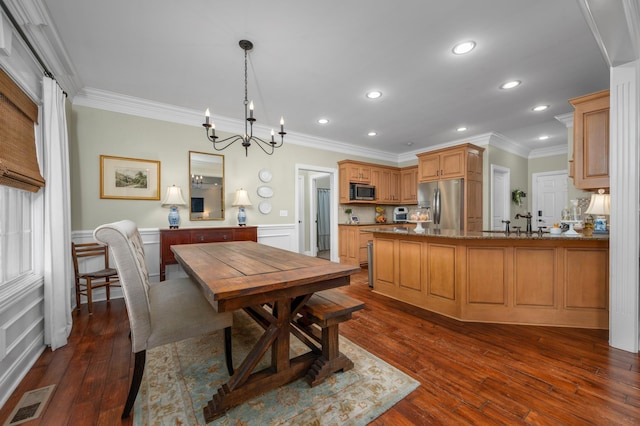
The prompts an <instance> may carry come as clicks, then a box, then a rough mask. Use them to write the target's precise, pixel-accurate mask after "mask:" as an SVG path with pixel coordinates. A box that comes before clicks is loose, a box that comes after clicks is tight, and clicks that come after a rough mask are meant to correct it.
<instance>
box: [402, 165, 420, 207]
mask: <svg viewBox="0 0 640 426" xmlns="http://www.w3.org/2000/svg"><path fill="white" fill-rule="evenodd" d="M400 203H401V204H418V166H412V167H405V168H403V169H401V170H400Z"/></svg>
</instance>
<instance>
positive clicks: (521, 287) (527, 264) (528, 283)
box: [514, 247, 558, 308]
mask: <svg viewBox="0 0 640 426" xmlns="http://www.w3.org/2000/svg"><path fill="white" fill-rule="evenodd" d="M556 252H557V250H556V249H555V248H553V247H548V248H531V247H519V248H516V249H515V250H514V262H515V267H514V271H515V275H514V279H515V283H514V284H515V295H514V296H515V300H514V305H515V306H543V307H549V308H553V307H555V306H556V305H557V292H556V290H557V284H558V280H557V275H558V274H557V254H556Z"/></svg>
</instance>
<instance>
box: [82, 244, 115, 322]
mask: <svg viewBox="0 0 640 426" xmlns="http://www.w3.org/2000/svg"><path fill="white" fill-rule="evenodd" d="M71 254H72V257H73V270H74V273H75V283H76V307H77V309H78V311H80V296H81V295H85V296H86V297H87V308H88V309H89V314H92V313H93V290H94V289H96V288H100V287H104V288H105V292H106V296H107V300H110V299H111V286H116V287H120V284H119V281H118V271H116V270H115V269H114V268H111V267H109V247H107V246H105V245H104V244H100V243H98V242H91V243H71ZM88 258H94V259H99V260H100V262H101V265H100V266H101V268H100V269H92V270H90V271H88V272H80V266H79V263H80V261H79V259H85V260H86V259H88Z"/></svg>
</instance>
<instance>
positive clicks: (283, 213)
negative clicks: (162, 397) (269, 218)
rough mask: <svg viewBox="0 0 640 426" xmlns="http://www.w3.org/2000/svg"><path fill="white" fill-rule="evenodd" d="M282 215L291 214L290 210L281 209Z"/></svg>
mask: <svg viewBox="0 0 640 426" xmlns="http://www.w3.org/2000/svg"><path fill="white" fill-rule="evenodd" d="M280 216H289V211H288V210H280Z"/></svg>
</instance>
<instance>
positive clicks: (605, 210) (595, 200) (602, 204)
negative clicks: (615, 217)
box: [585, 189, 611, 215]
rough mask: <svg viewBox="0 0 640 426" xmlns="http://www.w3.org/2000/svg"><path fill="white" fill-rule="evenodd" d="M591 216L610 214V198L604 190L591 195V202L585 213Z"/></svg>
mask: <svg viewBox="0 0 640 426" xmlns="http://www.w3.org/2000/svg"><path fill="white" fill-rule="evenodd" d="M585 213H587V214H592V215H609V214H610V213H611V196H610V195H609V194H605V193H604V190H602V189H600V190H598V193H597V194H591V202H590V203H589V207H587V210H586V211H585Z"/></svg>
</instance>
